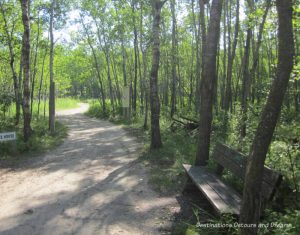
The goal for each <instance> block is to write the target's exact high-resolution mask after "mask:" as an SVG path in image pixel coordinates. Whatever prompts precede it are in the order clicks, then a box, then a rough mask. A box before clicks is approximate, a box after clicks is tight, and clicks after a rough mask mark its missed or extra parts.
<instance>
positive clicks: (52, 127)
mask: <svg viewBox="0 0 300 235" xmlns="http://www.w3.org/2000/svg"><path fill="white" fill-rule="evenodd" d="M54 7H55V0H52V2H51V9H50V29H49V31H50V64H49V66H50V67H49V68H50V91H49V130H50V133H51V134H54V133H55V84H54V73H53V61H54V35H53V20H54Z"/></svg>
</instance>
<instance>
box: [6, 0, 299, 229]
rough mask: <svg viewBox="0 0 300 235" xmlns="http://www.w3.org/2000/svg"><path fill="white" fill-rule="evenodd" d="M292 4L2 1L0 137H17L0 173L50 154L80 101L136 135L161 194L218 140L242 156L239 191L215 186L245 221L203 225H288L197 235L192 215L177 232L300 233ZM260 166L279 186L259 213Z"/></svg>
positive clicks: (256, 0)
mask: <svg viewBox="0 0 300 235" xmlns="http://www.w3.org/2000/svg"><path fill="white" fill-rule="evenodd" d="M299 6H300V1H299V0H284V1H282V0H198V1H197V0H177V1H176V0H78V1H72V0H65V1H63V0H0V132H9V131H16V132H17V138H18V139H17V147H16V149H12V148H14V147H12V146H13V145H12V144H10V143H1V142H0V168H2V166H1V164H2V162H3V163H4V162H7V161H10V160H11V158H14V159H13V162H16V161H18V159H16V158H22V156H23V155H24V154H25V155H26V154H27V155H28V154H30V153H33V152H35V151H41V150H43V151H45V150H49V149H52V148H55V147H56V146H57V145H59V144H60V143H61V141H63V139H64V138H66V136H67V134H68V128H67V127H65V126H64V124H63V123H62V122H60V120H59V119H58V118H57V117H56V116H57V115H56V112H57V110H60V109H68V108H74V107H77V103H79V102H83V103H88V104H89V109H88V111H87V113H86V115H87V116H89V117H95V118H99V119H105V120H110V121H111V122H113V123H116V124H120V125H121V124H122V125H124V126H125V128H128V129H129V130H131V132H134V133H135V134H136V133H138V134H137V135H139V136H142V139H143V145H144V146H143V153H142V156H141V159H143V160H144V161H147V162H148V163H149V165H150V168H151V169H150V179H149V181H150V183H151V184H152V187H153V188H154V189H155V190H156V191H159V192H160V193H162V194H168V195H170V194H171V195H175V194H176V193H179V192H180V193H181V192H182V191H183V189H184V187H185V182H186V180H187V177H186V174H185V172H184V169H183V168H182V164H184V163H188V164H191V165H196V166H207V167H208V168H211V169H214V168H215V167H216V164H215V162H214V161H213V160H212V159H211V157H210V156H211V155H212V152H213V150H214V147H215V146H216V145H217V144H218V143H224V144H226V145H227V146H230V148H232V149H235V150H237V151H239V152H241V153H244V154H245V155H246V156H247V165H246V170H245V172H246V173H245V178H244V182H240V181H239V180H238V179H236V178H235V177H234V176H233V175H232V174H230V173H228V172H227V173H226V172H225V174H224V175H223V176H222V178H223V180H224V181H225V182H227V183H228V184H230V185H233V186H235V187H236V188H237V190H238V191H239V192H240V193H241V195H242V203H241V212H240V216H239V218H238V219H236V218H234V217H230V216H224V217H223V216H221V217H216V218H215V217H214V219H213V220H210V221H212V223H219V222H220V221H221V222H223V223H233V222H232V221H239V222H240V223H241V224H258V223H260V222H261V223H265V224H269V225H270V224H271V223H279V224H283V225H286V224H289V225H291V226H279V227H276V226H274V227H272V226H268V227H258V226H254V227H251V228H249V227H248V228H247V227H243V226H240V227H237V228H227V230H226V231H225V233H224V231H220V229H219V230H216V229H215V230H213V231H211V230H209V229H208V228H203V227H201V226H200V227H199V226H197V224H198V225H199V223H202V222H203V221H202V220H201V218H202V216H203V215H202V214H201V213H204V212H203V209H199V208H198V209H194V214H195V216H194V219H193V220H192V221H188V222H186V223H184V222H183V223H181V224H180V223H179V222H178V223H177V226H175V228H173V230H174V231H173V233H174V234H299V233H300V33H299V31H300V7H299ZM16 151H17V154H15V152H16ZM15 155H16V156H17V157H14V156H15ZM265 165H266V166H268V167H269V168H271V169H272V170H274V171H276V172H278V173H280V175H281V176H282V182H281V184H280V185H279V186H278V189H277V192H276V194H275V196H274V199H273V200H272V201H271V202H268V204H267V205H266V206H265V208H264V212H263V211H261V200H262V199H261V196H260V194H261V191H262V181H263V178H264V175H263V172H264V166H265ZM0 194H1V193H0ZM205 213H207V212H205ZM205 213H204V214H205ZM204 217H205V216H204ZM195 218H196V219H195ZM204 221H206V220H204ZM197 222H198V223H197ZM203 223H204V222H203ZM212 232H214V233H212ZM0 233H1V231H0Z"/></svg>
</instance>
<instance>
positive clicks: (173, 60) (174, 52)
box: [171, 0, 177, 117]
mask: <svg viewBox="0 0 300 235" xmlns="http://www.w3.org/2000/svg"><path fill="white" fill-rule="evenodd" d="M171 12H172V55H171V66H172V92H171V117H173V116H174V113H175V112H176V86H177V72H176V65H177V59H176V57H177V49H176V47H177V42H176V24H177V23H176V15H175V0H171Z"/></svg>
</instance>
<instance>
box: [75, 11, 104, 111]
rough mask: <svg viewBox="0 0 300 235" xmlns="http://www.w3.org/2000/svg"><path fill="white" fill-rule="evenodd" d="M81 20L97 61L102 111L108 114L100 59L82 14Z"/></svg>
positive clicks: (95, 61) (96, 67)
mask: <svg viewBox="0 0 300 235" xmlns="http://www.w3.org/2000/svg"><path fill="white" fill-rule="evenodd" d="M80 22H81V25H82V27H83V29H84V31H85V34H86V36H87V41H88V44H89V47H90V48H91V50H92V54H93V58H94V63H95V69H96V72H97V77H98V81H99V85H100V92H101V101H102V112H103V114H104V115H105V114H106V103H105V92H104V86H103V81H102V76H101V73H100V68H99V62H98V59H97V55H96V51H95V48H94V47H93V44H92V41H91V37H90V33H89V31H88V29H87V27H86V26H85V24H84V22H83V19H82V16H80Z"/></svg>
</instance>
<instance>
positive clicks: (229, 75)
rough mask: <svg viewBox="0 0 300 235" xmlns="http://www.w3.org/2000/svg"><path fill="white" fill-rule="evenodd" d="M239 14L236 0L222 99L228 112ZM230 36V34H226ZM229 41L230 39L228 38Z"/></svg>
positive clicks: (238, 0)
mask: <svg viewBox="0 0 300 235" xmlns="http://www.w3.org/2000/svg"><path fill="white" fill-rule="evenodd" d="M239 14H240V0H237V1H236V14H235V15H236V20H235V27H234V39H233V45H232V49H230V50H229V51H228V65H227V76H226V91H225V99H224V109H225V110H226V111H227V112H228V111H229V108H230V104H231V101H232V88H231V86H232V84H231V83H232V69H233V62H234V57H235V50H236V46H237V40H238V34H239V30H240V29H239V28H240V27H239V25H240V22H239ZM228 37H230V36H228ZM229 42H230V40H229Z"/></svg>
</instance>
